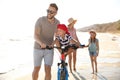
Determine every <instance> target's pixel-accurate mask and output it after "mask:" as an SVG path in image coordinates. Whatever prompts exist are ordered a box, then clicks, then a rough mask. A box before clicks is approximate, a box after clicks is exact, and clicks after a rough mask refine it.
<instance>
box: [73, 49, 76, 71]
mask: <svg viewBox="0 0 120 80" xmlns="http://www.w3.org/2000/svg"><path fill="white" fill-rule="evenodd" d="M73 69H74V71H76V50H74V51H73Z"/></svg>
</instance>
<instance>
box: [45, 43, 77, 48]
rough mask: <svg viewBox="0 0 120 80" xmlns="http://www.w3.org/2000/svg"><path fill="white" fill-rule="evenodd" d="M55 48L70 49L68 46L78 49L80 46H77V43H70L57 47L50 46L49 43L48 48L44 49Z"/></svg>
mask: <svg viewBox="0 0 120 80" xmlns="http://www.w3.org/2000/svg"><path fill="white" fill-rule="evenodd" d="M53 48H57V49H68V48H72V49H77V48H78V46H76V45H75V44H70V45H68V46H61V47H57V46H53V47H50V46H48V45H47V46H46V48H44V49H53Z"/></svg>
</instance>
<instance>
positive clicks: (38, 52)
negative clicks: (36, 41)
mask: <svg viewBox="0 0 120 80" xmlns="http://www.w3.org/2000/svg"><path fill="white" fill-rule="evenodd" d="M53 55H54V54H53V49H51V50H49V49H43V50H42V49H34V52H33V59H34V66H41V63H42V60H43V59H44V64H45V65H50V66H52V63H53Z"/></svg>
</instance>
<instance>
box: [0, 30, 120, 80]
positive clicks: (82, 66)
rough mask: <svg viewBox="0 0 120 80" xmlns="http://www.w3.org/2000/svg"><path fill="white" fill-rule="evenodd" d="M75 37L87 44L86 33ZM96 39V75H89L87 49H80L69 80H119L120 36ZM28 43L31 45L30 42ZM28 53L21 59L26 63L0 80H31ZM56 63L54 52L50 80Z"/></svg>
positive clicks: (41, 75)
mask: <svg viewBox="0 0 120 80" xmlns="http://www.w3.org/2000/svg"><path fill="white" fill-rule="evenodd" d="M77 35H78V37H79V40H80V42H81V43H83V44H87V43H88V38H89V34H88V33H86V32H85V33H80V32H78V33H77ZM97 38H98V39H99V44H100V53H99V56H98V73H97V74H91V72H92V69H91V63H90V58H89V53H88V49H87V48H83V49H81V48H80V49H78V50H77V63H76V67H77V71H76V72H73V73H70V72H69V80H120V34H110V33H98V34H97ZM29 43H32V40H31V41H30V42H29ZM32 45H33V44H32ZM26 46H28V44H26ZM29 46H30V44H29ZM30 48H31V47H30ZM29 52H31V53H30V55H29V58H28V56H27V55H24V56H27V57H23V58H21V59H28V61H26V62H24V64H22V63H21V64H20V65H19V66H17V67H16V68H15V69H12V70H9V71H8V72H6V73H0V80H32V76H31V75H32V70H33V61H32V49H31V50H30V51H29ZM26 53H28V52H26ZM24 54H25V53H24ZM58 62H59V54H58V51H57V50H55V54H54V63H53V66H52V80H57V63H58ZM42 64H44V62H43V63H42ZM1 70H2V69H1ZM68 71H69V66H68ZM39 80H44V67H43V66H42V68H41V71H40V73H39Z"/></svg>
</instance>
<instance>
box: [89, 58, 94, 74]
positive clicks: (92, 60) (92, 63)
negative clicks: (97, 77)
mask: <svg viewBox="0 0 120 80" xmlns="http://www.w3.org/2000/svg"><path fill="white" fill-rule="evenodd" d="M90 59H91V65H92V70H93V72H92V73H93V74H94V57H93V56H90Z"/></svg>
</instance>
